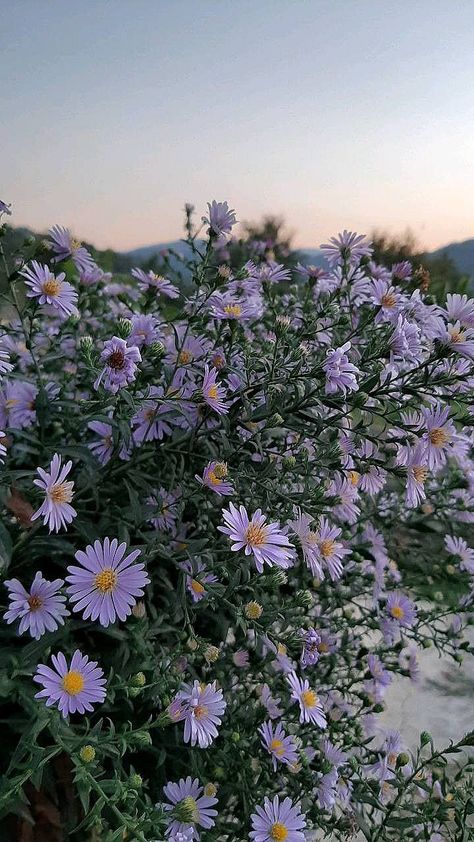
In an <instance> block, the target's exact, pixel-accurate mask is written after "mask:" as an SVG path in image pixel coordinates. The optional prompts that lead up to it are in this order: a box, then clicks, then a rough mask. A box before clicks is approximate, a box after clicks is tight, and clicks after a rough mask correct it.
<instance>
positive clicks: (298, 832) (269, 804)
mask: <svg viewBox="0 0 474 842" xmlns="http://www.w3.org/2000/svg"><path fill="white" fill-rule="evenodd" d="M250 818H251V822H252V830H251V831H250V833H249V838H250V839H253V842H305V839H306V836H305V833H304V829H305V827H306V820H305V817H304V815H303V813H302V812H301V810H300V807H299V804H293V802H292V800H291V798H285V799H284V800H283V801H282V802H281V803H280V799H279V797H278V795H275V797H274V799H273V801H270V799H269V798H266V797H265V799H264V802H263V807H260V805H257V806H256V807H255V813H252V815H251V817H250Z"/></svg>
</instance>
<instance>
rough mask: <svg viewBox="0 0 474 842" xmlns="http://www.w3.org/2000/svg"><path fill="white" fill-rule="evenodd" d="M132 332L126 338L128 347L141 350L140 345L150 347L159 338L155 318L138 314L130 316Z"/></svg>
mask: <svg viewBox="0 0 474 842" xmlns="http://www.w3.org/2000/svg"><path fill="white" fill-rule="evenodd" d="M130 321H131V322H132V332H131V334H130V335H129V336H128V337H127V344H128V345H136V346H137V347H138V348H141V347H142V345H151V344H152V343H153V342H156V341H157V340H158V338H159V334H158V324H157V321H156V318H155V316H152V315H146V314H140V315H138V316H132V318H131V319H130Z"/></svg>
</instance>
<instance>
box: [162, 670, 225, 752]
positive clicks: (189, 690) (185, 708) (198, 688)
mask: <svg viewBox="0 0 474 842" xmlns="http://www.w3.org/2000/svg"><path fill="white" fill-rule="evenodd" d="M225 709H226V702H225V700H224V698H223V696H222V690H218V689H217V684H216V682H215V681H213V682H212V684H205V685H202V684H201V683H200V682H199V681H194V683H193V684H183V686H182V689H181V690H180V691H179V692H178V693H177V694H176V696H175V698H174V700H173V702H172V704H171V705H170V708H169V709H168V710H169V713H170V715H171V718H172V719H173V720H174V722H181V721H182V720H184V742H185V743H191V745H192V746H195V745H196V744H197V745H199V748H208V747H209V746H210V745H211V743H212V742H213V741H214V739H215V738H216V737H217V735H218V731H217V726H218V725H220V724H221V717H222V716H223V714H224V711H225Z"/></svg>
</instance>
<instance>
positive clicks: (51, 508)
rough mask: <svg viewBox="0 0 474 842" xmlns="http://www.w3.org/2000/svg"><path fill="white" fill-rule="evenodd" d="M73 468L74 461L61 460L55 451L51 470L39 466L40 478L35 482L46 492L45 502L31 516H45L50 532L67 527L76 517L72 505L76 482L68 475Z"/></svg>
mask: <svg viewBox="0 0 474 842" xmlns="http://www.w3.org/2000/svg"><path fill="white" fill-rule="evenodd" d="M71 468H72V462H66V464H65V465H63V464H62V462H61V457H60V456H59V454H58V453H55V454H54V456H53V458H52V459H51V464H50V466H49V472H48V471H45V470H44V469H43V468H37V472H38V474H39V475H40V479H35V480H33V482H34V484H35V485H37V486H38V488H41V490H42V491H44V493H45V499H44V502H43V503H42V504H41V506H40V508H39V509H38V510H37V511H36V512H35V513H34V514H33V515H32V516H31V520H36V519H37V518H39V517H42V518H43V523H44V525H45V526H48V527H49V531H50V532H53V531H54V532H59V530H60V529H61V528H63V527H64V528H66V527H67V524H68V523H71V521H72V520H73V519H74V518H75V517H76V515H77V512H76V510H75V509H74V508H73V507H72V506H71V500H72V498H73V497H74V491H73V488H74V482H73V481H72V480H67V481H66V477H67V475H68V473H69V471H70V470H71Z"/></svg>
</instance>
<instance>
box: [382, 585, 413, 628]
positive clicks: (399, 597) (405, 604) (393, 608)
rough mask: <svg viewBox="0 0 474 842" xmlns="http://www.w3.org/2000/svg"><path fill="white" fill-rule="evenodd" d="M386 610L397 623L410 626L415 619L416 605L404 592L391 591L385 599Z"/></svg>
mask: <svg viewBox="0 0 474 842" xmlns="http://www.w3.org/2000/svg"><path fill="white" fill-rule="evenodd" d="M387 612H388V614H389V616H390V617H393V619H394V620H396V622H397V623H398V625H400V626H403V628H410V627H411V626H412V625H413V623H414V622H415V619H416V607H415V605H414V604H413V602H412V601H411V599H409V598H408V597H407V596H405V594H402V593H397V592H392V593H390V594H389V596H388V599H387Z"/></svg>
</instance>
